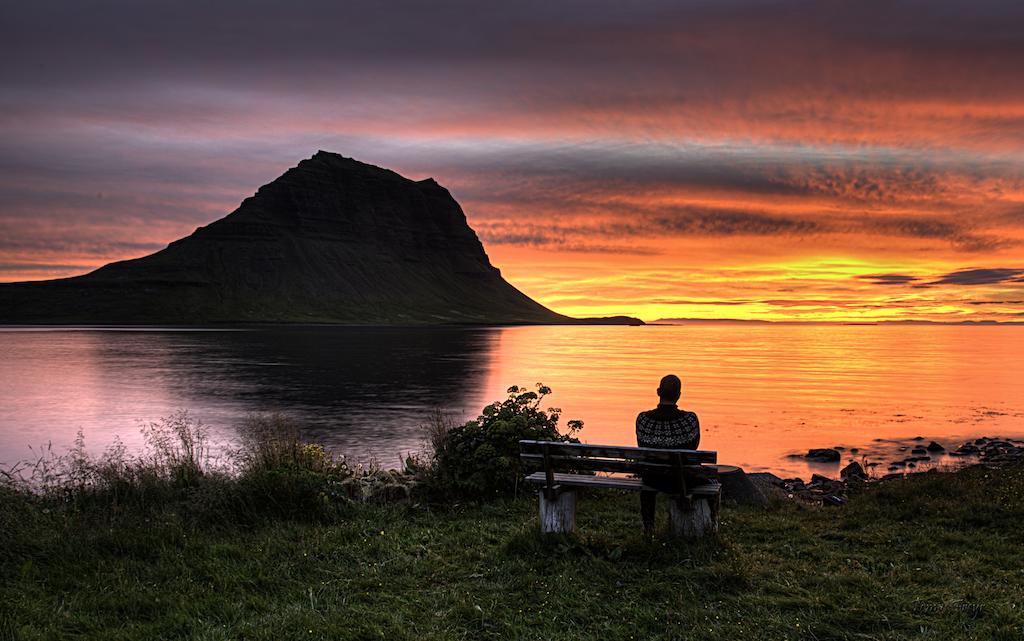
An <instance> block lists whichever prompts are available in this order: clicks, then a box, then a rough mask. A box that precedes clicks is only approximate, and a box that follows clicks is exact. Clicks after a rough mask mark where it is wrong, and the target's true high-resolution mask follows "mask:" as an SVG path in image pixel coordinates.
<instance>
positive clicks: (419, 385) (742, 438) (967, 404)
mask: <svg viewBox="0 0 1024 641" xmlns="http://www.w3.org/2000/svg"><path fill="white" fill-rule="evenodd" d="M0 348H2V350H3V359H2V360H0V377H2V380H3V387H2V391H0V461H8V462H9V461H12V460H15V459H20V458H24V457H26V456H28V455H29V451H28V449H27V446H28V445H40V444H43V443H45V442H46V441H50V440H52V441H53V443H54V445H55V447H58V448H63V447H66V446H67V445H69V444H70V443H71V441H72V440H73V438H74V434H75V431H76V430H78V429H79V428H81V429H82V430H83V432H84V433H85V436H86V441H87V443H89V444H92V446H93V447H97V448H98V447H102V446H103V445H104V444H106V443H108V442H110V440H111V439H112V438H113V437H114V435H115V434H116V435H120V437H121V438H122V439H123V440H124V441H125V442H126V443H127V444H128V445H133V444H137V443H138V440H139V437H138V426H139V424H140V423H142V422H145V421H151V420H155V419H157V418H159V417H161V416H166V415H168V414H170V413H171V412H173V411H174V410H176V409H179V408H188V409H190V410H191V411H192V412H193V413H194V414H195V415H196V416H198V417H199V418H201V419H202V420H203V421H204V422H205V423H207V424H209V425H211V426H212V427H213V428H214V431H215V434H216V436H217V437H218V438H220V439H222V440H224V441H230V440H232V439H233V438H234V437H235V435H236V431H235V430H236V429H237V425H238V422H239V419H240V418H241V417H243V416H244V415H245V414H246V413H248V412H251V411H271V410H282V411H284V412H286V413H288V414H291V415H293V416H295V417H296V418H298V419H300V420H301V421H302V423H303V424H304V425H306V426H307V435H308V436H309V437H310V438H312V439H315V440H317V441H319V442H322V443H324V444H326V445H329V446H332V447H335V448H337V449H339V450H341V451H345V452H349V453H352V454H354V455H356V456H357V457H360V458H365V457H367V456H370V455H373V456H375V457H376V458H378V459H379V460H381V461H382V462H383V463H384V464H386V465H391V464H394V463H395V462H397V457H398V456H400V455H401V454H402V453H404V452H409V451H413V450H416V449H419V448H420V447H421V444H422V436H421V432H420V429H419V427H420V425H421V424H422V423H423V422H424V418H425V415H426V414H427V413H428V412H429V411H430V410H431V409H433V408H438V407H439V408H444V409H446V410H448V411H450V412H452V413H453V414H455V415H457V418H459V419H464V418H467V417H472V416H475V414H476V413H477V412H478V411H479V409H480V407H482V406H483V405H484V404H485V403H486V402H488V401H489V400H492V399H495V398H499V397H501V396H502V394H503V391H504V389H505V388H506V387H508V386H509V385H512V384H520V385H523V384H526V385H532V384H533V383H535V382H538V381H542V382H544V383H545V384H548V385H550V386H552V387H553V388H554V390H555V394H554V395H553V397H552V398H551V399H550V401H551V404H552V405H557V406H560V407H562V408H563V409H564V410H565V414H564V416H565V418H566V419H568V418H580V419H582V420H584V422H585V423H586V428H585V429H584V431H583V434H582V437H583V439H584V440H586V441H589V442H595V443H597V442H607V443H621V444H626V443H631V442H632V441H633V419H634V417H635V416H636V413H637V412H638V411H639V410H641V409H646V408H649V407H651V406H653V404H654V403H655V402H656V398H655V395H654V389H655V387H657V382H658V379H659V378H660V377H661V376H662V375H664V374H665V373H668V372H675V373H678V374H679V375H680V376H682V378H683V382H684V390H683V400H682V403H681V404H682V405H683V406H684V407H686V408H688V409H693V410H695V411H697V412H698V414H699V415H700V417H701V424H702V427H703V432H704V438H703V441H702V447H706V448H709V449H717V450H718V451H719V452H720V457H719V458H720V460H721V461H722V462H724V463H732V464H738V465H742V466H744V467H746V468H748V469H771V470H775V471H777V472H780V473H785V474H806V472H807V466H806V464H804V463H803V462H802V461H796V460H793V459H788V458H786V455H787V454H790V453H792V452H794V451H803V450H806V449H809V448H811V447H829V446H834V445H843V446H846V447H861V448H865V447H867V448H870V447H875V448H877V447H878V446H877V445H872V444H873V443H877V442H876V441H875V440H874V439H879V438H880V439H907V438H911V437H913V436H917V435H922V436H925V437H927V438H929V439H936V440H940V441H945V442H946V443H947V445H955V440H956V439H958V438H966V437H973V436H978V435H982V434H985V435H989V436H991V435H995V434H999V435H1002V436H1008V437H1014V436H1016V437H1020V436H1024V394H1021V392H1022V391H1024V390H1022V381H1024V328H1019V327H948V326H938V327H930V326H928V327H919V326H912V327H890V326H744V325H722V326H703V325H691V326H677V327H657V326H648V327H516V328H491V329H487V328H417V329H409V328H326V327H315V328H314V327H299V328H272V329H254V330H244V331H172V330H136V331H97V330H83V331H71V330H59V331H53V330H49V331H17V330H5V331H0Z"/></svg>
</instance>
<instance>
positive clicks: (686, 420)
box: [636, 404, 700, 450]
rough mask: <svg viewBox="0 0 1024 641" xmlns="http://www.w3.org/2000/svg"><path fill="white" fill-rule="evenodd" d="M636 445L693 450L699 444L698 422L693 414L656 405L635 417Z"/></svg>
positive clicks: (676, 408) (667, 406) (673, 407)
mask: <svg viewBox="0 0 1024 641" xmlns="http://www.w3.org/2000/svg"><path fill="white" fill-rule="evenodd" d="M636 443H637V445H639V446H640V447H660V448H664V449H683V450H695V449H697V446H698V445H699V444H700V421H698V420H697V415H696V414H694V413H693V412H687V411H685V410H681V409H679V408H678V407H676V406H675V405H674V404H673V405H658V407H657V408H655V409H653V410H647V411H646V412H640V414H639V415H638V416H637V417H636Z"/></svg>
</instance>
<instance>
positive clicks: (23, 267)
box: [0, 263, 90, 272]
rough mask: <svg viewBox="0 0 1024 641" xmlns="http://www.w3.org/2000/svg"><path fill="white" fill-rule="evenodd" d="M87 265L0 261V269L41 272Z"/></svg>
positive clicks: (75, 269)
mask: <svg viewBox="0 0 1024 641" xmlns="http://www.w3.org/2000/svg"><path fill="white" fill-rule="evenodd" d="M89 269H90V267H89V266H88V265H67V264H55V263H0V271H9V272H37V271H38V272H43V271H62V272H63V271H79V272H84V271H87V270H89Z"/></svg>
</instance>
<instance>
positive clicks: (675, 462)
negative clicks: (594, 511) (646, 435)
mask: <svg viewBox="0 0 1024 641" xmlns="http://www.w3.org/2000/svg"><path fill="white" fill-rule="evenodd" d="M519 459H520V460H521V461H522V462H523V463H524V464H526V465H536V466H539V467H541V468H542V469H544V471H545V472H546V473H547V475H548V477H549V478H550V477H551V476H552V475H553V473H554V472H556V471H563V470H573V471H577V470H587V471H591V472H623V473H632V474H644V473H656V474H662V475H666V476H672V477H675V478H677V479H678V480H679V481H680V483H681V484H683V483H684V478H687V477H689V478H693V477H705V478H706V477H709V476H715V475H716V473H717V470H716V469H715V468H707V467H703V466H704V465H710V464H713V463H716V462H717V461H718V452H713V451H710V450H663V449H658V448H653V447H626V446H616V445H587V444H585V443H559V442H553V441H525V440H524V441H519Z"/></svg>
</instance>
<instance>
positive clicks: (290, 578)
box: [0, 468, 1024, 641]
mask: <svg viewBox="0 0 1024 641" xmlns="http://www.w3.org/2000/svg"><path fill="white" fill-rule="evenodd" d="M868 488H869V489H864V490H861V491H859V492H855V493H854V494H853V496H852V498H851V501H850V503H849V504H848V505H847V506H844V507H842V508H816V507H808V506H802V505H797V504H793V503H790V502H782V503H775V504H773V505H771V506H770V507H769V509H768V510H767V511H757V510H753V509H745V508H744V509H740V508H731V509H725V510H724V511H723V514H722V524H721V531H720V534H719V536H718V537H717V538H716V539H710V540H706V541H704V542H702V543H699V544H685V543H677V542H673V541H669V540H666V539H664V538H662V537H663V536H664V534H663V533H662V535H661V537H659V538H656V540H655V541H653V542H650V541H646V540H644V539H643V538H642V536H641V534H640V527H639V516H638V509H637V508H638V505H637V499H636V497H635V496H632V495H626V494H618V493H613V492H600V493H595V494H590V495H585V496H581V497H580V503H579V506H580V507H579V514H578V524H579V534H578V535H577V536H574V537H563V538H551V539H545V538H542V537H541V536H540V535H539V534H538V533H537V517H536V504H535V501H534V499H533V498H532V497H521V498H519V499H516V500H501V501H495V502H493V503H489V504H484V505H472V504H458V505H449V506H446V507H444V508H437V507H431V506H428V505H422V504H415V503H399V504H383V505H380V504H365V503H358V502H350V503H344V504H339V507H338V508H337V509H336V510H335V511H333V512H332V513H331V514H330V515H329V516H324V515H322V514H321V515H318V516H317V517H316V518H315V519H313V520H310V519H303V518H295V517H294V516H293V517H288V516H282V515H279V514H278V513H277V512H268V513H267V514H266V515H265V516H264V517H263V518H261V519H249V520H248V521H247V523H245V524H244V525H242V524H235V523H232V522H231V521H230V519H225V520H221V521H218V522H213V523H205V522H202V521H198V520H196V519H195V518H192V517H190V516H189V515H188V513H183V511H182V508H181V506H182V505H183V503H174V502H171V503H166V504H164V505H163V507H153V508H152V509H147V510H138V509H129V510H103V511H100V510H97V509H95V508H94V507H86V508H82V509H67V508H64V507H61V506H60V505H57V504H55V503H54V502H53V500H52V499H47V498H45V497H42V498H41V497H38V496H37V497H32V496H28V495H26V494H24V493H23V492H17V491H14V490H10V489H7V490H3V493H2V495H0V537H2V539H0V575H2V577H3V579H2V583H0V640H4V639H19V640H28V639H46V640H50V639H125V640H127V639H140V640H141V639H145V640H152V639H210V640H213V639H251V640H256V639H267V640H271V639H273V640H281V639H304V640H305V639H728V640H730V641H735V640H737V639H772V640H776V639H779V640H781V639H810V640H821V639H985V640H988V639H1021V638H1024V604H1022V602H1021V599H1020V596H1021V594H1024V528H1022V527H1021V525H1022V524H1024V470H1022V469H1020V468H1014V469H1005V470H985V469H981V468H971V469H967V470H965V471H962V472H959V473H956V474H928V475H919V476H917V477H914V478H911V479H908V480H906V481H900V482H888V483H880V484H873V485H870V486H868ZM300 517H301V515H300ZM659 517H660V518H665V517H664V511H663V508H662V511H660V512H659Z"/></svg>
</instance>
